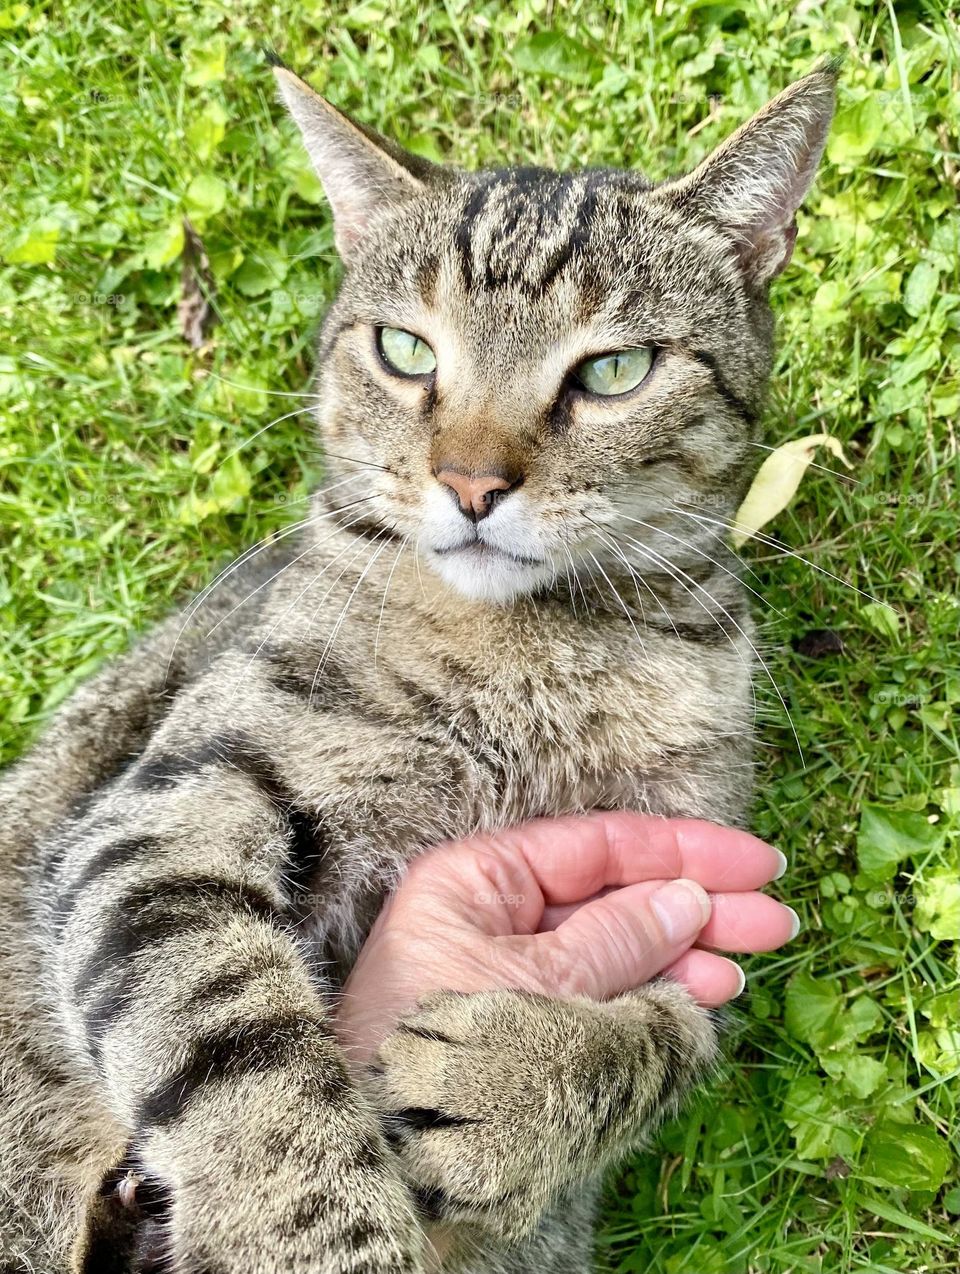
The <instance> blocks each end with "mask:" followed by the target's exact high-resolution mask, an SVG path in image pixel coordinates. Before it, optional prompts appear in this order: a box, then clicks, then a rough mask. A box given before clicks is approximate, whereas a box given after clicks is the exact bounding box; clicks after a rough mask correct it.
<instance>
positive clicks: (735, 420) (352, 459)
mask: <svg viewBox="0 0 960 1274" xmlns="http://www.w3.org/2000/svg"><path fill="white" fill-rule="evenodd" d="M276 74H277V79H278V81H279V86H280V91H281V93H282V96H283V98H284V100H285V102H286V104H287V106H288V108H289V110H290V112H291V114H292V115H293V117H294V119H295V121H296V122H297V124H298V126H299V128H300V131H301V133H302V136H303V140H304V143H305V145H306V148H307V151H308V152H309V155H310V158H311V160H312V162H313V165H314V167H315V168H316V171H317V173H318V175H319V177H320V180H321V182H322V183H323V187H324V190H325V192H326V195H327V198H328V200H329V202H330V205H331V207H332V209H333V215H334V228H335V235H336V243H337V247H338V250H339V252H340V255H341V257H342V258H343V261H344V264H345V267H346V269H345V274H344V279H343V283H342V286H341V288H340V292H339V295H338V297H337V299H336V301H335V302H334V304H333V306H332V308H331V310H330V313H329V314H328V316H327V319H326V322H325V324H324V327H323V332H322V338H321V350H320V367H319V375H318V381H317V393H318V401H317V415H318V419H319V423H320V428H321V432H322V435H323V439H324V443H325V446H326V449H327V454H328V457H329V467H330V470H331V472H332V473H333V474H334V475H335V477H336V478H337V479H342V480H343V485H342V486H340V487H339V488H338V489H337V493H336V494H337V502H338V503H339V504H341V505H343V506H348V505H349V509H348V510H346V511H345V513H344V520H345V521H349V520H350V518H351V517H356V518H358V519H361V520H362V522H363V524H364V526H365V529H367V530H368V531H370V530H371V529H372V530H373V533H374V534H376V533H377V531H383V533H384V535H386V533H387V532H389V533H391V534H393V535H396V536H398V537H406V538H407V539H408V540H409V541H410V542H411V543H412V544H414V545H415V547H416V551H417V552H418V554H419V555H420V556H421V557H422V558H423V560H424V561H425V562H427V563H428V564H429V565H430V566H431V567H432V568H433V569H434V570H435V571H437V572H438V573H439V574H440V576H441V577H442V578H443V579H444V580H445V581H446V582H447V583H448V584H449V585H450V586H451V587H453V588H454V589H456V590H458V591H459V592H461V593H462V594H464V595H466V596H469V597H473V598H482V599H488V600H491V601H495V602H501V603H502V602H509V601H511V600H512V599H514V598H516V597H518V596H521V595H523V594H526V593H531V592H535V591H537V590H538V589H541V588H543V587H545V586H547V585H549V584H550V583H551V582H552V581H553V580H554V579H555V578H557V577H562V576H563V575H564V573H565V572H568V571H570V569H571V568H573V569H576V570H587V571H589V572H591V573H592V572H593V571H594V570H599V571H601V572H604V571H614V570H615V571H616V573H617V574H618V575H622V574H623V568H624V563H625V561H626V562H629V563H630V565H631V568H632V569H633V570H634V571H637V572H638V573H639V574H641V575H642V574H643V572H644V570H651V571H655V570H656V569H657V563H658V558H660V557H662V556H664V555H668V556H673V553H672V552H671V547H670V546H671V544H672V543H678V542H679V540H678V536H679V537H681V538H682V537H687V538H688V539H689V538H690V537H692V536H693V530H692V529H691V528H692V526H693V527H694V529H695V527H696V526H697V525H699V524H691V522H690V521H689V520H686V521H682V520H681V517H680V515H679V514H677V513H676V509H677V508H678V507H679V508H684V507H686V508H694V509H696V508H698V507H699V508H701V509H702V508H704V507H707V508H708V510H709V512H710V513H711V514H712V516H713V518H714V519H715V520H717V521H720V520H722V519H723V518H724V517H728V516H729V515H730V514H732V512H733V511H734V509H735V508H736V504H737V502H738V499H739V497H740V495H741V494H742V491H743V488H744V483H745V480H746V478H747V477H748V476H749V473H750V471H751V469H752V468H753V467H754V457H755V456H756V455H757V452H756V451H755V449H754V448H753V446H752V442H753V440H754V439H755V437H756V428H757V418H758V413H759V410H760V406H761V403H762V398H763V393H764V389H765V386H766V381H767V377H768V375H769V371H770V364H771V354H772V322H771V315H770V309H769V306H768V303H767V287H768V284H769V282H770V280H771V279H772V278H773V277H774V276H775V275H776V274H777V273H778V272H779V271H780V270H782V269H783V267H784V265H785V264H786V263H787V261H788V260H789V258H790V253H791V250H792V247H793V240H794V237H795V234H796V230H795V223H794V216H795V213H796V210H797V208H798V206H799V204H800V202H801V200H802V199H803V197H804V195H805V193H806V191H807V189H808V187H809V185H810V183H811V181H812V179H813V175H814V171H815V169H816V166H817V163H818V161H819V159H820V155H821V153H822V151H823V147H824V143H825V140H826V135H827V130H828V128H829V124H830V119H831V116H832V113H833V106H834V96H835V86H836V76H837V68H836V66H835V65H833V64H830V65H828V66H824V67H822V68H820V69H818V70H816V71H814V72H813V73H812V74H811V75H808V76H807V77H806V78H805V79H802V80H800V81H799V82H797V83H795V84H793V85H792V86H791V87H789V88H788V89H786V90H785V91H784V92H783V93H781V94H780V96H779V97H777V98H776V99H775V100H774V101H772V102H771V103H769V104H768V105H767V106H766V107H765V108H764V109H763V110H761V111H760V112H759V113H758V114H757V115H756V116H754V118H753V119H752V120H750V121H749V122H748V123H746V124H745V125H743V126H742V127H741V128H740V129H739V130H738V131H737V132H735V133H734V134H733V135H732V136H731V137H730V138H729V139H728V140H727V141H726V142H725V143H724V144H723V145H722V146H720V147H719V148H718V149H717V150H716V151H714V152H713V154H712V155H710V156H709V157H708V158H707V159H706V160H705V161H704V162H703V163H701V164H700V166H699V167H698V168H696V169H695V170H694V171H693V172H692V173H690V174H689V175H687V176H685V177H680V178H679V179H676V180H673V181H668V182H666V183H664V184H662V185H658V186H654V185H652V184H651V183H650V182H648V181H646V180H645V179H644V178H643V177H641V176H640V175H639V174H637V173H635V172H629V171H621V170H617V169H590V170H583V171H578V172H572V173H562V174H558V173H556V172H553V171H550V170H548V169H543V168H533V167H515V168H504V169H495V170H490V171H483V172H479V173H471V172H464V171H461V170H459V169H456V168H452V167H439V166H437V165H434V164H431V163H428V162H427V161H425V160H423V159H420V158H417V157H414V156H412V155H409V154H407V153H405V152H404V151H403V150H401V149H400V148H399V147H398V146H396V145H394V144H393V143H391V142H389V141H386V140H384V139H383V138H380V137H378V136H377V135H375V134H374V133H373V132H371V130H369V129H368V128H366V127H364V126H362V125H358V124H356V123H354V122H353V121H351V120H350V119H348V118H347V116H345V115H343V114H342V113H341V112H340V111H339V110H337V109H336V108H335V107H333V106H331V105H330V104H329V103H328V102H326V101H325V100H324V99H323V98H321V97H319V96H318V95H317V94H316V93H314V92H313V91H312V90H311V89H310V88H309V87H308V86H307V85H306V84H304V83H303V81H302V80H300V79H298V78H297V77H296V76H295V75H294V74H293V73H292V72H290V71H289V70H287V69H285V68H283V67H278V68H277V71H276ZM626 144H627V142H626V140H625V145H626ZM351 475H352V480H347V479H350V478H351ZM353 501H358V503H356V504H354V503H353ZM671 528H672V529H671ZM644 554H645V556H644Z"/></svg>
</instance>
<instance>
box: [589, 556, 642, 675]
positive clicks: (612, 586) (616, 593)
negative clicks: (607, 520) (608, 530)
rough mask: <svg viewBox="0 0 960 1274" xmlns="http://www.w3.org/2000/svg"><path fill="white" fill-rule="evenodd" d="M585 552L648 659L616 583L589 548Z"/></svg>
mask: <svg viewBox="0 0 960 1274" xmlns="http://www.w3.org/2000/svg"><path fill="white" fill-rule="evenodd" d="M587 553H588V555H589V557H590V558H591V560H592V561H593V562H594V563H595V565H596V567H597V570H598V571H599V572H600V574H601V575H602V576H603V578H604V579H605V580H606V581H607V583H608V584H609V585H610V589H611V592H612V593H613V595H614V597H615V598H616V599H617V601H618V602H619V603H620V607H621V609H622V610H623V613H624V614H625V615H626V617H627V620H628V621H629V624H630V627H631V628H632V629H633V633H634V636H635V637H636V639H637V642H638V643H639V646H640V649H641V651H642V652H643V654H644V655H646V656H647V660H648V661H649V658H650V656H649V652H648V651H647V648H646V646H645V645H644V644H643V638H642V637H641V636H640V631H639V629H638V628H637V625H636V622H635V621H634V618H633V616H632V615H631V614H630V608H629V606H628V605H627V604H626V602H625V601H624V600H623V598H622V597H621V596H620V591H619V589H618V588H617V586H616V584H614V583H613V581H612V580H611V579H610V576H609V575H608V574H607V572H606V571H605V570H604V569H603V567H602V566H601V565H600V561H599V559H598V558H596V557H594V555H593V554H592V553H591V552H590V550H589V549H588V550H587ZM627 570H628V571H629V570H630V567H629V565H628V566H627Z"/></svg>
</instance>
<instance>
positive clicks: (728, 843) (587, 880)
mask: <svg viewBox="0 0 960 1274" xmlns="http://www.w3.org/2000/svg"><path fill="white" fill-rule="evenodd" d="M490 844H491V845H492V846H495V847H499V848H501V849H506V850H508V851H513V852H518V853H520V854H522V855H523V857H524V859H525V860H526V862H527V864H528V865H529V867H530V870H531V872H532V873H533V875H534V878H535V879H536V882H537V885H538V886H539V888H540V890H541V891H542V893H543V896H544V900H545V902H546V904H547V905H563V904H564V903H572V902H579V901H582V900H583V899H586V898H590V897H592V896H593V895H594V894H596V893H598V892H599V891H600V890H602V889H604V888H607V887H609V886H611V885H612V886H621V885H633V884H638V883H640V882H641V881H644V880H651V879H669V878H673V877H678V876H683V877H686V878H688V879H692V880H696V881H698V882H699V883H700V884H701V885H703V887H704V889H707V890H711V891H718V892H723V891H739V890H746V889H759V888H760V887H761V886H762V885H765V884H768V883H769V882H770V881H771V880H775V879H777V878H778V877H779V876H780V875H781V874H782V872H783V869H784V867H785V865H786V860H785V858H784V857H783V855H782V854H781V853H780V852H779V850H776V849H773V848H772V846H770V845H767V844H765V843H764V842H763V841H761V840H758V839H757V837H755V836H751V835H750V834H749V833H748V832H742V831H739V830H737V829H736V828H730V827H719V826H718V825H716V824H715V823H707V822H704V821H702V820H699V819H664V818H656V817H654V816H652V815H643V814H633V813H631V812H629V811H627V810H609V811H597V812H595V813H593V814H588V815H586V816H585V817H583V818H559V819H549V820H547V819H538V820H535V821H534V822H532V823H527V824H525V825H523V826H521V827H515V828H508V829H506V830H505V831H504V832H501V833H498V834H497V835H496V836H493V837H491V838H490Z"/></svg>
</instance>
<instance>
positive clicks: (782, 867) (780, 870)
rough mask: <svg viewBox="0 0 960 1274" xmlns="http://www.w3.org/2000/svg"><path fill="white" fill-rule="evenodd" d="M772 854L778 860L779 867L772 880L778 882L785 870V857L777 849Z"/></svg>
mask: <svg viewBox="0 0 960 1274" xmlns="http://www.w3.org/2000/svg"><path fill="white" fill-rule="evenodd" d="M773 852H774V853H775V854H776V856H777V857H778V858H779V859H780V866H779V867H778V868H777V874H776V875H775V876H774V880H779V879H780V877H781V876H782V875H783V874H784V872H785V871H786V870H787V856H786V854H784V853H783V852H782V851H781V850H779V849H775V850H774V851H773Z"/></svg>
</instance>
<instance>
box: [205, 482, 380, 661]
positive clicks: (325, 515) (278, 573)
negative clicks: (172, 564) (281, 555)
mask: <svg viewBox="0 0 960 1274" xmlns="http://www.w3.org/2000/svg"><path fill="white" fill-rule="evenodd" d="M372 499H373V496H372V495H365V496H362V497H361V498H360V499H359V500H351V501H350V503H349V504H344V505H341V507H340V508H339V509H332V510H331V511H330V512H329V513H321V514H318V515H317V517H316V518H311V519H310V521H311V522H318V521H319V520H320V519H321V518H328V517H333V516H334V514H336V513H342V512H343V511H344V509H350V508H353V507H354V506H355V505H358V504H366V503H367V502H368V501H370V500H372ZM362 516H363V514H360V516H359V517H357V518H353V519H352V520H351V521H350V522H348V523H347V525H348V526H352V525H353V523H354V522H358V521H359V520H360V517H362ZM337 529H343V523H342V522H338V523H336V529H334V530H333V531H331V532H330V534H329V535H328V536H325V537H324V539H322V540H315V541H313V543H311V544H309V545H308V546H307V547H306V548H305V549H304V551H303V552H302V553H299V554H298V555H297V556H296V557H295V558H294V559H293V560H292V561H290V562H287V563H285V564H284V565H283V566H281V567H280V569H279V571H275V572H274V574H273V575H271V576H270V578H269V579H265V580H264V581H263V583H262V584H258V585H257V587H256V588H254V589H251V591H250V592H249V593H247V595H246V597H244V599H243V600H242V601H239V602H237V604H236V606H234V607H233V609H232V610H229V611H227V613H226V615H222V616H221V617H220V619H218V620H217V622H216V623H215V624H214V626H213V627H212V628H211V629H210V630H209V631H208V632H206V633H204V635H203V639H204V641H206V640H207V639H208V638H209V637H211V636H212V635H213V634H214V633H215V632H216V631H217V629H218V628H219V627H220V625H221V624H225V623H226V622H227V620H228V619H230V618H231V616H233V615H235V614H236V613H237V611H238V610H240V608H241V607H242V606H246V604H247V602H248V601H249V600H250V599H251V597H256V595H257V594H258V593H259V592H262V591H263V589H265V588H267V587H268V585H270V584H272V583H273V581H274V580H276V579H279V578H280V576H281V575H282V574H283V573H284V571H286V570H289V569H290V567H291V566H294V565H295V564H296V563H297V562H300V561H302V560H303V559H304V558H305V557H307V555H308V554H310V553H312V552H313V550H314V549H315V548H317V547H319V545H321V544H325V543H326V542H327V540H329V539H332V537H333V536H334V535H336V533H337Z"/></svg>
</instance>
